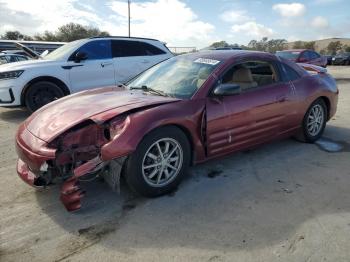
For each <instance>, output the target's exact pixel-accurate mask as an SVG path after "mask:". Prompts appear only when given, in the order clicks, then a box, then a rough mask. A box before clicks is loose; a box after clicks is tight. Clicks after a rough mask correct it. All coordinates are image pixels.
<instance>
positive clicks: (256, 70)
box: [221, 61, 279, 92]
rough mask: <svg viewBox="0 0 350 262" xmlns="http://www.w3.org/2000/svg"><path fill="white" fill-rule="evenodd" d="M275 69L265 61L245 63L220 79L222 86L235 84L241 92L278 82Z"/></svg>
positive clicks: (238, 65)
mask: <svg viewBox="0 0 350 262" xmlns="http://www.w3.org/2000/svg"><path fill="white" fill-rule="evenodd" d="M278 80H279V78H278V75H277V72H276V69H275V67H274V66H273V65H272V64H271V63H269V62H265V61H247V62H244V63H241V64H237V65H234V66H233V67H232V68H231V69H229V70H228V71H227V72H226V73H225V74H224V75H223V77H222V81H221V82H222V84H236V85H239V86H240V87H241V90H242V92H244V91H246V90H250V89H254V88H258V87H261V86H266V85H271V84H274V83H276V82H278Z"/></svg>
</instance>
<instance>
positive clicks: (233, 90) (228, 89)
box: [213, 83, 241, 96]
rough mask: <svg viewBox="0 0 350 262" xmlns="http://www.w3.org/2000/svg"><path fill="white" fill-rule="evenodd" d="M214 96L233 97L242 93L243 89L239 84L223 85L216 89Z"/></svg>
mask: <svg viewBox="0 0 350 262" xmlns="http://www.w3.org/2000/svg"><path fill="white" fill-rule="evenodd" d="M213 93H214V95H216V96H232V95H238V94H240V93H241V87H240V86H239V85H237V84H230V83H228V84H221V85H218V86H217V87H216V88H215V89H214V92H213Z"/></svg>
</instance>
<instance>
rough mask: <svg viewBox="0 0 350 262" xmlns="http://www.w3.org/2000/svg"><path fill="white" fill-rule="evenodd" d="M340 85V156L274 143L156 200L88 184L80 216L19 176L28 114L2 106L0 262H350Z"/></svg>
mask: <svg viewBox="0 0 350 262" xmlns="http://www.w3.org/2000/svg"><path fill="white" fill-rule="evenodd" d="M339 87H340V99H339V107H338V112H337V114H336V116H335V117H334V118H333V119H332V120H331V121H330V122H329V123H328V126H327V128H326V132H325V134H324V137H325V138H327V139H329V140H331V141H337V145H339V146H340V147H341V148H342V149H341V151H340V152H336V153H329V152H327V151H326V150H325V149H324V148H322V145H323V144H320V145H319V146H318V145H312V144H302V143H299V142H296V141H294V140H292V139H289V140H285V141H279V142H275V143H273V144H269V145H264V146H261V147H259V148H257V149H255V150H250V151H247V152H242V153H238V154H234V155H231V156H228V157H226V158H224V159H218V160H215V161H211V162H209V163H206V164H202V165H198V166H196V167H193V168H192V169H191V170H190V172H189V176H188V178H187V179H186V180H185V181H184V182H183V183H182V184H181V186H180V187H179V189H178V191H177V192H175V193H173V194H170V195H168V196H164V197H161V198H157V199H143V198H137V197H135V196H133V195H132V194H131V193H130V192H129V191H128V190H127V189H126V187H125V186H122V193H121V195H118V194H116V193H113V192H111V191H110V190H109V188H108V187H107V186H106V185H105V184H104V183H102V182H101V181H94V182H91V183H89V184H84V185H83V186H84V187H85V188H86V190H87V197H86V198H85V199H84V203H83V205H84V208H83V209H82V210H80V211H78V212H76V213H68V212H66V211H65V209H64V208H63V206H62V204H61V203H60V202H59V200H58V190H57V188H56V187H53V188H51V190H43V191H36V190H34V189H32V188H30V187H29V186H27V185H26V184H24V183H23V182H22V181H20V179H19V178H18V177H17V175H16V172H15V163H16V153H15V150H14V134H15V131H16V128H17V126H18V123H19V122H21V121H22V120H23V119H25V117H27V116H28V113H27V112H26V111H22V110H20V109H0V174H1V183H0V185H1V190H0V260H1V261H317V262H319V261H337V262H339V261H349V257H350V248H349V247H350V246H349V243H350V201H349V188H350V168H349V167H350V164H349V152H350V118H349V114H350V82H339ZM325 141H326V142H327V140H325Z"/></svg>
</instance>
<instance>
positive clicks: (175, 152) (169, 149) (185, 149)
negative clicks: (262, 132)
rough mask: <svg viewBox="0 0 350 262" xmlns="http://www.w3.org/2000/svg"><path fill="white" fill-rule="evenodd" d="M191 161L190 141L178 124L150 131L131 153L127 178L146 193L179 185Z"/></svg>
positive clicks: (137, 189) (149, 195)
mask: <svg viewBox="0 0 350 262" xmlns="http://www.w3.org/2000/svg"><path fill="white" fill-rule="evenodd" d="M189 164H190V145H189V142H188V139H187V137H186V135H185V134H184V133H183V132H182V131H181V130H180V129H179V128H177V127H171V126H169V127H163V128H159V129H157V130H155V131H153V132H151V133H150V134H148V135H147V136H146V137H145V138H144V139H143V140H142V141H141V143H140V144H139V145H138V147H137V150H136V151H135V152H134V153H133V154H132V155H131V156H130V157H129V159H128V161H127V166H126V174H125V179H126V182H127V183H128V185H129V186H130V188H131V189H132V190H133V191H135V192H136V193H139V194H141V195H143V196H146V197H156V196H160V195H163V194H167V193H169V192H171V191H173V190H175V189H176V187H177V186H178V184H179V183H180V181H181V180H182V178H183V177H184V176H185V173H186V170H187V168H188V166H189Z"/></svg>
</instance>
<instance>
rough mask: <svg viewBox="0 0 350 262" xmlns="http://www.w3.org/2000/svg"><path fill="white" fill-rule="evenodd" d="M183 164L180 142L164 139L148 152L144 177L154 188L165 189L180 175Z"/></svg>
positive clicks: (143, 167)
mask: <svg viewBox="0 0 350 262" xmlns="http://www.w3.org/2000/svg"><path fill="white" fill-rule="evenodd" d="M182 164H183V151H182V148H181V145H180V143H179V142H177V141H176V140H175V139H172V138H162V139H159V140H157V141H156V142H154V143H153V144H152V145H151V146H150V147H149V148H148V150H147V151H146V154H145V155H144V157H143V161H142V175H143V178H144V179H145V181H146V182H147V184H149V185H150V186H152V187H164V186H166V185H168V184H169V183H171V182H172V181H173V180H174V179H175V178H176V176H177V175H178V174H179V172H180V170H181V167H182Z"/></svg>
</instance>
